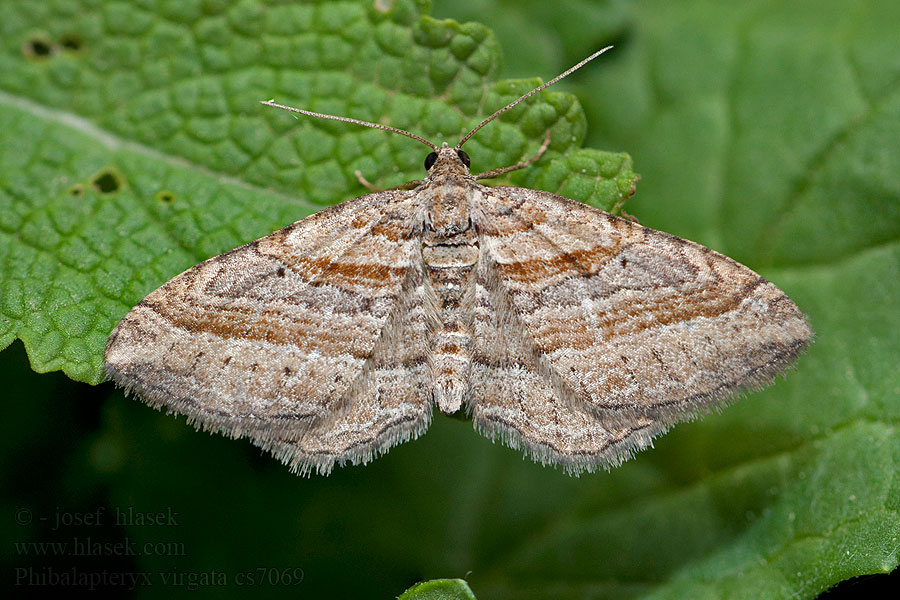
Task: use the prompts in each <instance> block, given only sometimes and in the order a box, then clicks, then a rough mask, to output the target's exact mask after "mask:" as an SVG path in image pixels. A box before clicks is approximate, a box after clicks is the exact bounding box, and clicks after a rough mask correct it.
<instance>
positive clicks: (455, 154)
mask: <svg viewBox="0 0 900 600" xmlns="http://www.w3.org/2000/svg"><path fill="white" fill-rule="evenodd" d="M448 150H449V152H446V151H448ZM438 152H440V153H441V154H440V155H439V154H438ZM441 155H443V156H444V157H445V159H449V160H450V161H458V162H460V163H462V164H463V165H464V166H465V167H466V169H468V168H469V165H470V162H471V161H470V160H469V155H468V154H466V151H465V150H460V149H459V148H447V144H444V147H443V148H441V149H440V150H436V151H435V152H431V153H430V154H429V155H428V156H426V157H425V170H426V171H431V168H432V167H433V166H434V165H435V163H437V161H438V157H439V156H441Z"/></svg>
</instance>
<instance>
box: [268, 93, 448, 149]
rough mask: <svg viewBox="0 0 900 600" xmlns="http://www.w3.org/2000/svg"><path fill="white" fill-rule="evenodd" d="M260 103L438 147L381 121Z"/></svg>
mask: <svg viewBox="0 0 900 600" xmlns="http://www.w3.org/2000/svg"><path fill="white" fill-rule="evenodd" d="M259 103H260V104H265V105H266V106H274V107H275V108H281V109H284V110H289V111H291V112H295V113H300V114H301V115H306V116H308V117H317V118H319V119H330V120H332V121H342V122H344V123H353V124H355V125H362V126H363V127H371V128H372V129H383V130H385V131H392V132H394V133H399V134H400V135H405V136H406V137H408V138H412V139H414V140H416V141H419V142H422V143H423V144H425V145H426V146H428V147H429V148H431V149H432V150H434V151H437V150H438V147H437V146H435V145H434V144H432V143H431V142H429V141H428V140H426V139H425V138H421V137H419V136H417V135H416V134H414V133H410V132H408V131H404V130H402V129H397V128H396V127H391V126H390V125H382V124H381V123H369V122H368V121H360V120H359V119H351V118H350V117H338V116H337V115H326V114H323V113H317V112H313V111H311V110H303V109H302V108H294V107H293V106H285V105H284V104H277V103H275V102H273V101H272V100H260V102H259Z"/></svg>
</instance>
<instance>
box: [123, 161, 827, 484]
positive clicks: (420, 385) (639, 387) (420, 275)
mask: <svg viewBox="0 0 900 600" xmlns="http://www.w3.org/2000/svg"><path fill="white" fill-rule="evenodd" d="M461 156H462V155H461V154H460V153H459V152H458V151H457V150H456V149H454V148H449V147H447V145H446V144H445V145H444V147H442V148H440V149H438V150H437V157H436V160H435V162H434V164H433V165H432V166H431V168H430V172H429V176H428V178H427V179H426V180H424V181H423V182H422V184H421V185H420V186H419V187H417V188H415V189H413V190H408V191H386V192H379V193H375V194H370V195H367V196H363V197H360V198H356V199H354V200H350V201H348V202H345V203H343V204H340V205H337V206H335V207H332V208H330V209H327V210H324V211H322V212H320V213H317V214H315V215H312V216H310V217H308V218H306V219H304V220H302V221H299V222H297V223H295V224H293V225H290V226H288V227H286V228H284V229H282V230H280V231H276V232H275V233H273V234H271V235H269V236H266V237H264V238H262V239H260V240H257V241H256V242H252V243H250V244H247V245H246V246H242V247H240V248H237V249H235V250H233V251H231V252H228V253H226V254H223V255H221V256H217V257H214V258H211V259H209V260H207V261H206V262H204V263H201V264H200V265H197V266H195V267H193V268H191V269H189V270H188V271H186V272H184V273H182V274H181V275H179V276H177V277H175V278H174V279H172V280H171V281H170V282H169V283H167V284H165V285H164V286H163V287H161V288H160V289H158V290H156V291H155V292H153V293H151V294H150V295H149V296H147V298H145V299H144V300H143V301H142V302H141V303H140V304H138V305H137V306H136V307H135V308H134V309H133V310H132V311H131V312H130V313H129V314H128V315H127V316H126V317H125V319H123V321H122V322H121V323H120V324H119V325H118V327H117V328H116V330H115V331H114V332H113V334H112V335H111V337H110V340H109V343H108V345H107V351H106V363H107V365H106V368H107V372H108V374H109V375H110V377H112V378H113V379H114V380H115V381H117V382H118V383H119V384H121V385H123V386H125V387H126V388H128V389H129V390H134V391H136V392H137V393H138V394H139V395H141V396H142V397H144V398H145V399H146V400H147V401H148V402H149V403H150V404H152V405H154V406H157V407H163V406H165V407H166V408H168V409H170V410H173V411H175V412H179V413H183V414H186V415H188V416H189V418H190V419H192V420H193V421H196V422H198V423H199V424H200V425H201V426H203V427H205V428H209V429H214V430H219V431H222V432H224V433H226V434H230V435H232V436H249V437H251V438H253V440H254V442H255V443H257V444H259V445H260V446H262V447H264V448H266V449H269V450H271V451H272V452H273V453H275V454H276V456H278V457H279V458H281V459H282V460H283V461H285V462H286V463H288V464H290V465H291V466H292V467H293V468H295V469H297V470H299V471H300V472H303V473H309V472H311V471H314V470H315V471H318V472H320V473H326V474H327V473H328V472H330V470H331V469H332V468H333V466H334V465H335V464H343V463H344V462H347V461H349V462H353V463H361V462H367V461H368V460H370V459H372V458H373V457H374V456H376V455H378V454H381V453H383V452H386V451H387V449H388V448H389V447H391V446H393V445H395V444H397V443H400V442H402V441H405V440H407V439H409V438H412V437H417V436H418V435H419V434H421V433H422V432H424V431H425V429H427V427H428V425H429V423H430V420H431V415H432V409H433V407H434V406H437V407H438V408H439V409H440V410H441V411H442V412H444V413H448V414H449V413H454V412H456V411H458V410H460V409H464V410H465V411H466V413H467V414H469V415H471V417H472V419H473V421H474V423H475V426H476V427H477V428H478V429H479V430H481V431H482V432H484V433H485V434H487V435H488V436H490V437H492V438H499V439H501V440H502V441H504V442H505V443H507V444H509V445H511V446H513V447H521V448H524V449H525V450H526V451H527V452H528V453H529V454H531V456H532V457H533V458H534V459H535V460H538V461H540V462H543V463H557V464H561V465H563V466H564V467H565V468H566V470H567V471H569V472H572V473H578V472H581V471H584V470H593V469H595V468H596V467H598V466H608V465H610V464H617V463H619V462H621V461H622V460H624V459H625V458H627V457H628V456H630V454H631V453H632V452H633V451H634V450H637V449H640V448H643V447H645V446H646V445H647V444H649V442H650V440H651V438H652V437H653V436H654V435H656V434H658V433H660V432H662V431H664V430H665V429H666V428H667V427H669V426H670V425H671V424H673V423H675V422H677V421H682V420H685V419H688V418H691V417H692V416H694V415H696V414H698V412H703V411H705V410H709V409H710V408H712V407H715V406H719V405H721V403H722V401H724V400H725V399H727V398H728V397H729V396H731V395H733V393H734V392H735V391H738V390H741V389H748V388H758V387H762V386H764V385H766V384H768V383H770V382H771V380H772V378H773V377H774V375H775V374H777V373H778V372H780V371H781V370H782V369H783V368H784V367H785V366H786V365H787V364H789V363H790V362H791V361H792V360H793V359H794V357H795V356H796V355H797V354H798V353H799V352H800V351H801V350H802V349H803V347H804V346H805V345H806V343H807V342H808V340H809V338H810V336H811V330H810V329H809V326H808V324H807V323H806V320H805V318H804V317H803V315H802V314H801V313H800V311H799V310H797V307H796V306H795V305H794V304H793V303H792V302H791V301H790V300H789V299H788V298H787V296H785V295H784V293H783V292H781V291H780V290H779V289H778V288H776V287H775V286H774V285H772V284H771V283H769V282H768V281H766V280H765V279H763V278H762V277H760V276H759V275H757V274H756V273H754V272H753V271H751V270H750V269H748V268H747V267H744V266H742V265H739V264H738V263H736V262H734V261H732V260H731V259H729V258H727V257H724V256H722V255H720V254H718V253H716V252H714V251H712V250H709V249H707V248H704V247H702V246H699V245H697V244H694V243H692V242H688V241H686V240H683V239H681V238H677V237H675V236H671V235H668V234H665V233H660V232H657V231H653V230H651V229H647V228H644V227H641V226H640V225H637V224H635V223H632V222H631V221H627V220H625V219H621V218H618V217H615V216H613V215H610V214H608V213H605V212H603V211H600V210H597V209H594V208H591V207H589V206H586V205H583V204H580V203H577V202H574V201H571V200H568V199H565V198H562V197H560V196H555V195H553V194H550V193H547V192H540V191H535V190H527V189H523V188H511V187H498V188H490V187H485V186H483V185H481V184H479V183H478V182H477V181H475V179H474V177H472V175H470V174H469V171H468V168H467V166H466V165H465V164H463V162H462V160H461Z"/></svg>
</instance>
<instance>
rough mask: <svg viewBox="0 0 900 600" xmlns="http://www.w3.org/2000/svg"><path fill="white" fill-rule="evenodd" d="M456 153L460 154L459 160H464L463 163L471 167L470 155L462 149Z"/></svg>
mask: <svg viewBox="0 0 900 600" xmlns="http://www.w3.org/2000/svg"><path fill="white" fill-rule="evenodd" d="M456 155H457V156H459V160H461V161H462V164H464V165H466V168H467V169H468V168H469V155H468V154H466V153H465V152H463V151H462V150H457V151H456Z"/></svg>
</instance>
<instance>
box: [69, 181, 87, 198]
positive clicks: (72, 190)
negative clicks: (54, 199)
mask: <svg viewBox="0 0 900 600" xmlns="http://www.w3.org/2000/svg"><path fill="white" fill-rule="evenodd" d="M69 195H70V196H72V197H73V198H80V197H81V196H84V184H83V183H76V184H75V185H73V186H70V187H69Z"/></svg>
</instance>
